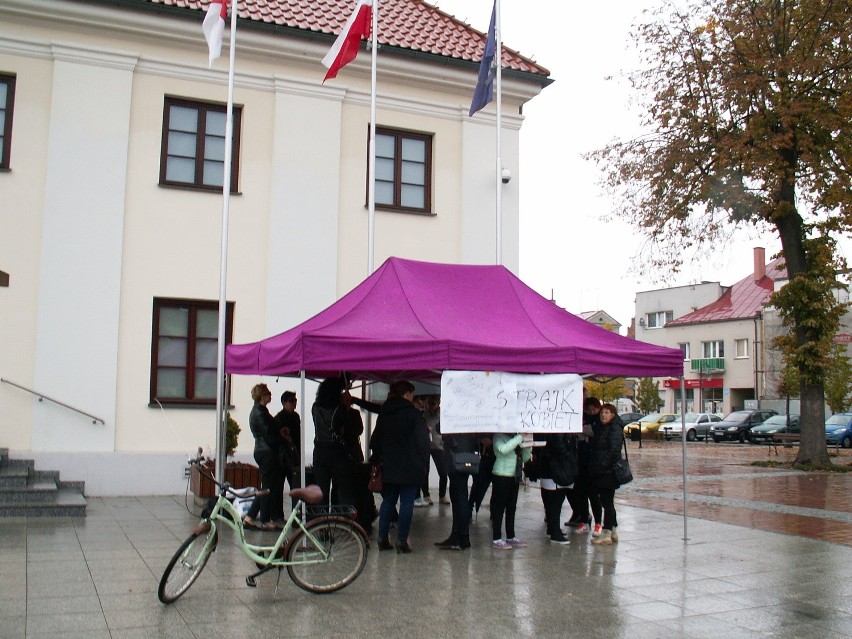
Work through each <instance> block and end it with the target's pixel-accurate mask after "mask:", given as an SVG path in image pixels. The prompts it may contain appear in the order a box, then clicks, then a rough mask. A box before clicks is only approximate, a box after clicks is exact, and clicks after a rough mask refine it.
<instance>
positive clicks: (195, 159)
mask: <svg viewBox="0 0 852 639" xmlns="http://www.w3.org/2000/svg"><path fill="white" fill-rule="evenodd" d="M241 113H242V109H240V107H234V130H233V151H232V153H231V157H232V160H231V192H232V193H236V192H237V178H238V176H239V157H240V116H241ZM226 120H227V116H226V107H225V105H222V104H208V103H204V102H192V101H189V100H180V99H178V98H169V97H167V98H166V100H165V106H164V109H163V139H162V145H161V151H160V184H166V185H170V186H189V187H193V188H199V189H209V190H214V191H215V190H221V189H222V185H223V184H224V183H225V123H226Z"/></svg>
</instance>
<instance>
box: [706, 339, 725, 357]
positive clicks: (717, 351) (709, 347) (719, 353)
mask: <svg viewBox="0 0 852 639" xmlns="http://www.w3.org/2000/svg"><path fill="white" fill-rule="evenodd" d="M701 351H702V353H701V354H702V356H703V357H704V358H708V357H724V356H725V343H724V342H723V341H722V340H713V341H711V342H701Z"/></svg>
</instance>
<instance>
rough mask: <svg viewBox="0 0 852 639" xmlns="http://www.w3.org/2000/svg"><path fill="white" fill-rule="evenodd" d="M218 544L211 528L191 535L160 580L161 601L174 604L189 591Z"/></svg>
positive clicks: (214, 531)
mask: <svg viewBox="0 0 852 639" xmlns="http://www.w3.org/2000/svg"><path fill="white" fill-rule="evenodd" d="M217 543H218V539H217V533H216V529H215V528H210V529H209V530H207V531H206V532H200V533H194V534H192V535H190V536H189V537H188V538H187V540H186V541H184V542H183V543H182V544H181V546H180V548H178V550H177V552H176V553H175V555H174V557H172V559H171V561H169V565H168V566H166V570H165V571H164V572H163V576H162V577H161V578H160V588H159V590H157V596H158V597H159V598H160V601H162V602H163V603H165V604H169V603H172V602H173V601H175V600H177V598H178V597H180V596H181V595H182V594H183V593H185V592H186V591H187V590H189V587H190V586H191V585H192V584H193V582H194V581H195V580H196V579H197V578H198V575H200V574H201V571H202V570H204V566H206V565H207V560H208V559H209V558H210V553H211V552H213V551H214V550H215V549H216V544H217Z"/></svg>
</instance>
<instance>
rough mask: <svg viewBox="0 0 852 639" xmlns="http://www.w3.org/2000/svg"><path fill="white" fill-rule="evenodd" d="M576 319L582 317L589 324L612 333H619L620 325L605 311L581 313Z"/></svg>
mask: <svg viewBox="0 0 852 639" xmlns="http://www.w3.org/2000/svg"><path fill="white" fill-rule="evenodd" d="M577 317H582V318H583V319H584V320H586V321H587V322H589V323H590V324H594V325H595V326H600V327H601V328H605V329H606V330H608V331H612V332H613V333H621V324H619V323H618V320H617V319H615V318H614V317H613V316H612V315H610V314H609V313H607V312H606V311H583V312H582V313H580V314H578V315H577Z"/></svg>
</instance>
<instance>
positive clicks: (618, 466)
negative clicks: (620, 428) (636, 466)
mask: <svg viewBox="0 0 852 639" xmlns="http://www.w3.org/2000/svg"><path fill="white" fill-rule="evenodd" d="M621 442H622V443H623V444H624V459H619V460H618V461H617V462H615V464H614V465H613V467H612V474H613V475H615V482H616V483H617V484H618V485H619V486H624V484H629V483H630V482H632V481H633V473H632V472H631V470H630V462H629V460H628V458H627V440H626V439H624V437H622V439H621Z"/></svg>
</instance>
